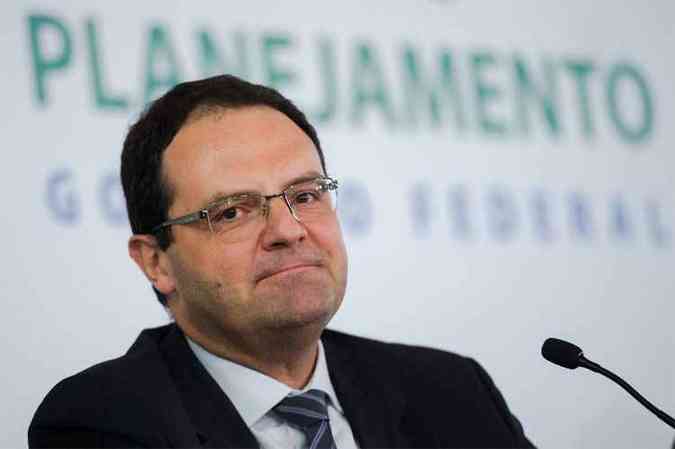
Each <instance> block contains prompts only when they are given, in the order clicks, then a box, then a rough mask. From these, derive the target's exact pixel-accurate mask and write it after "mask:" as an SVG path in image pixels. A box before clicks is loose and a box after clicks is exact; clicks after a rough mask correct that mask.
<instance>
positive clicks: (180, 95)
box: [120, 75, 326, 306]
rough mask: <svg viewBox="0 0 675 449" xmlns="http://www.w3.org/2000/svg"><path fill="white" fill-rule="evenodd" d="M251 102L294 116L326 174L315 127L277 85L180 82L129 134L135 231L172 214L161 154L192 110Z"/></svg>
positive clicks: (217, 79) (126, 162) (125, 152)
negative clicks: (309, 140) (281, 92)
mask: <svg viewBox="0 0 675 449" xmlns="http://www.w3.org/2000/svg"><path fill="white" fill-rule="evenodd" d="M252 106H268V107H270V108H273V109H276V110H277V111H279V112H281V113H283V114H284V115H286V116H287V117H288V118H290V119H291V120H293V122H294V123H295V124H296V125H298V127H300V129H302V130H303V131H304V132H305V133H306V134H307V135H308V136H309V138H310V139H311V140H312V142H313V143H314V146H315V147H316V150H317V152H318V153H319V159H320V160H321V168H322V169H323V171H324V174H325V173H326V162H325V159H324V156H323V151H322V150H321V143H320V142H319V137H318V136H317V134H316V130H315V129H314V127H313V126H312V125H311V124H310V123H309V121H308V120H307V118H306V117H305V114H303V113H302V111H300V109H298V108H297V107H296V106H295V105H294V104H293V103H292V102H291V101H290V100H289V99H287V98H286V97H284V96H283V95H281V94H280V93H279V92H277V91H276V90H274V89H271V88H269V87H266V86H262V85H259V84H253V83H250V82H248V81H245V80H243V79H240V78H237V77H236V76H233V75H219V76H214V77H212V78H206V79H201V80H197V81H189V82H185V83H181V84H178V85H176V86H175V87H174V88H172V89H171V90H169V91H168V92H167V93H166V94H164V95H163V96H161V97H159V98H158V99H157V100H155V101H154V102H152V103H150V104H149V105H148V107H147V108H146V109H145V110H144V111H143V113H142V114H141V116H140V117H139V119H138V121H136V123H134V124H133V125H132V126H131V127H130V128H129V132H128V133H127V136H126V138H125V139H124V147H123V149H122V166H121V171H120V174H121V177H122V187H123V189H124V196H125V198H126V204H127V214H128V215H129V223H130V225H131V231H132V232H133V233H134V234H152V230H153V228H154V227H155V226H157V225H159V224H160V223H162V222H163V221H165V220H167V218H168V217H167V214H168V210H169V207H170V206H171V202H172V201H173V192H172V190H171V189H172V186H171V185H169V184H167V182H166V180H165V179H163V176H162V155H163V154H164V150H166V148H167V146H169V143H171V141H172V140H173V138H174V136H175V135H176V134H177V133H178V131H179V130H180V129H181V127H182V126H183V125H185V124H186V122H187V120H188V119H190V117H191V115H192V114H194V113H200V114H201V113H205V114H209V113H215V112H218V111H222V110H223V109H237V108H243V107H252ZM155 236H156V238H157V242H158V244H159V247H160V248H161V249H163V250H165V249H166V248H168V247H169V245H170V244H171V241H172V237H171V230H170V228H165V229H162V230H160V231H158V232H156V233H155ZM155 293H156V294H157V298H158V299H159V302H160V303H162V305H164V306H166V297H165V296H164V295H163V294H162V293H160V292H159V291H157V290H156V289H155Z"/></svg>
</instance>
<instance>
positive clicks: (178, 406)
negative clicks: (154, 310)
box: [28, 324, 531, 448]
mask: <svg viewBox="0 0 675 449" xmlns="http://www.w3.org/2000/svg"><path fill="white" fill-rule="evenodd" d="M322 341H323V344H324V348H325V352H326V359H327V362H328V367H329V371H330V377H331V381H332V382H333V385H334V387H335V391H336V393H337V395H338V398H339V400H340V403H341V404H342V406H343V409H344V412H345V415H346V417H347V420H348V421H349V424H350V425H351V427H352V431H353V433H354V436H355V438H356V440H357V444H358V445H359V446H360V447H362V448H369V447H379V448H417V447H425V448H426V447H429V448H430V447H467V448H468V447H473V448H478V447H481V448H487V447H491V448H497V447H531V443H530V442H529V441H528V440H527V439H526V438H525V436H524V434H523V431H522V428H521V427H520V424H519V423H518V421H517V420H516V419H515V418H514V417H513V416H512V415H511V413H510V412H509V410H508V408H507V406H506V403H505V402H504V399H503V398H502V396H501V394H500V393H499V391H497V388H496V387H495V386H494V384H493V383H492V381H491V380H490V378H489V377H488V375H487V373H486V372H485V371H484V370H483V369H482V368H481V367H480V366H479V365H478V364H477V363H476V362H475V361H473V360H471V359H467V358H464V357H461V356H458V355H455V354H451V353H447V352H443V351H439V350H434V349H428V348H420V347H413V346H405V345H398V344H388V343H382V342H377V341H373V340H368V339H364V338H359V337H354V336H350V335H346V334H342V333H339V332H335V331H329V330H326V331H325V332H324V334H323V336H322ZM28 440H29V445H30V447H125V446H126V447H129V446H147V447H220V448H225V447H231V448H254V447H258V444H257V442H256V440H255V438H254V437H253V434H252V433H251V431H250V430H249V429H248V427H247V426H246V425H245V423H244V421H243V420H242V419H241V417H240V416H239V414H238V413H237V410H236V409H235V408H234V406H233V405H232V403H231V402H230V401H229V399H228V398H227V396H226V395H225V394H223V392H222V390H221V389H220V387H219V386H218V384H217V383H216V382H215V381H214V380H213V378H211V376H210V375H209V374H208V373H207V372H206V370H205V369H204V367H203V366H202V365H201V363H200V362H199V361H198V360H197V358H196V357H195V355H194V354H193V352H192V350H191V349H190V348H189V346H188V345H187V342H186V341H185V338H184V337H183V335H182V333H181V331H180V330H179V329H178V327H177V326H176V325H175V324H171V325H167V326H163V327H159V328H156V329H149V330H145V331H143V332H142V333H141V335H140V336H139V337H138V339H137V340H136V342H135V343H134V344H133V346H132V347H131V349H130V350H129V352H127V354H126V355H124V356H123V357H120V358H118V359H115V360H111V361H107V362H104V363H101V364H99V365H96V366H93V367H92V368H89V369H87V370H85V371H84V372H82V373H79V374H76V375H75V376H73V377H70V378H68V379H65V380H64V381H62V382H60V383H59V384H58V385H56V386H55V387H54V388H53V389H52V390H51V391H50V392H49V394H48V395H47V397H46V398H45V399H44V401H43V402H42V404H41V405H40V407H39V408H38V410H37V412H36V413H35V416H34V417H33V421H32V422H31V425H30V428H29V431H28Z"/></svg>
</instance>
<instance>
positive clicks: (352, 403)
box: [322, 331, 410, 448]
mask: <svg viewBox="0 0 675 449" xmlns="http://www.w3.org/2000/svg"><path fill="white" fill-rule="evenodd" d="M336 335H337V334H336V333H335V332H333V331H325V332H324V334H323V336H322V342H323V345H324V349H325V351H326V362H327V364H328V372H329V373H330V379H331V382H332V383H333V387H334V388H335V392H336V394H337V396H338V399H339V401H340V404H341V405H342V407H343V409H344V412H345V415H346V417H347V421H348V422H349V425H350V426H351V428H352V432H353V433H354V437H355V438H356V443H357V445H358V446H359V447H360V448H382V447H388V448H395V447H410V444H409V443H408V441H407V440H406V438H405V437H404V435H403V434H402V433H401V432H400V428H401V426H400V425H399V423H400V421H401V417H402V414H403V411H404V408H405V398H404V397H403V394H402V392H401V389H400V388H399V385H398V384H397V383H396V381H395V380H393V378H394V377H395V376H394V373H391V372H387V373H383V374H384V375H382V376H378V373H380V372H381V369H382V368H381V367H377V366H372V363H371V362H370V361H369V360H367V359H366V358H360V357H358V356H357V354H355V352H354V351H353V350H352V348H351V346H350V345H349V344H348V343H347V344H345V342H338V341H336V340H337V339H336V338H334V337H335V336H336Z"/></svg>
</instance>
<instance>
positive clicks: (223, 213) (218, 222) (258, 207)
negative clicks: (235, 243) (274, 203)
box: [208, 193, 263, 238]
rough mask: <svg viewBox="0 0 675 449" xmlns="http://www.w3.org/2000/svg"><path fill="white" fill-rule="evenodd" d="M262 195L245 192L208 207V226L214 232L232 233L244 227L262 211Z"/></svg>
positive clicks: (233, 234)
mask: <svg viewBox="0 0 675 449" xmlns="http://www.w3.org/2000/svg"><path fill="white" fill-rule="evenodd" d="M262 204H263V197H262V196H261V195H258V194H255V193H245V194H241V195H236V196H232V197H229V198H227V199H225V200H224V201H223V202H222V203H221V204H217V205H215V206H213V207H210V208H209V209H208V212H209V214H208V220H209V226H210V227H211V230H212V231H213V233H214V234H225V235H228V236H229V235H230V234H231V235H232V236H233V237H235V238H236V235H235V234H236V233H237V232H239V231H242V230H244V231H245V229H246V226H245V225H247V224H249V223H251V222H253V221H254V219H255V218H256V217H258V216H260V214H261V212H262Z"/></svg>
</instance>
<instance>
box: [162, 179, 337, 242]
mask: <svg viewBox="0 0 675 449" xmlns="http://www.w3.org/2000/svg"><path fill="white" fill-rule="evenodd" d="M321 181H323V186H324V188H325V190H326V191H332V190H335V191H336V192H335V193H336V194H337V189H338V187H339V182H338V180H337V179H335V178H331V177H330V176H318V177H316V178H312V179H307V180H305V181H302V182H298V183H296V184H292V185H290V186H288V187H286V188H285V189H284V190H282V191H281V192H279V193H274V194H272V195H261V198H263V199H264V202H263V204H262V206H261V209H262V211H263V216H266V215H267V213H268V211H269V205H268V204H269V201H270V200H272V199H274V198H283V199H284V203H285V204H286V206H287V207H288V210H289V211H290V212H291V215H292V216H293V218H295V219H296V220H297V221H300V222H301V221H302V220H301V219H300V217H298V215H297V213H296V212H295V209H293V206H292V205H291V202H290V200H289V199H288V193H289V192H290V191H292V190H293V189H294V188H296V187H297V186H299V185H300V184H304V183H307V182H321ZM237 195H240V196H241V195H247V194H246V193H243V194H234V195H230V196H228V197H226V198H222V199H220V200H218V201H215V202H213V203H211V204H209V205H208V206H206V207H204V208H202V209H200V210H198V211H195V212H191V213H189V214H186V215H181V216H180V217H176V218H172V219H170V220H166V221H164V222H162V223H160V224H158V225H157V226H155V227H154V228H152V231H151V233H152V234H156V233H158V232H159V231H161V230H163V229H166V228H168V227H169V226H173V225H186V224H191V223H196V222H198V221H200V220H206V221H207V223H208V224H209V230H210V231H211V232H212V233H213V228H212V227H211V219H210V217H209V209H211V208H213V207H215V206H220V205H222V204H224V203H226V202H228V201H231V200H232V199H233V198H236V197H237ZM335 207H337V204H336V205H335Z"/></svg>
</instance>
